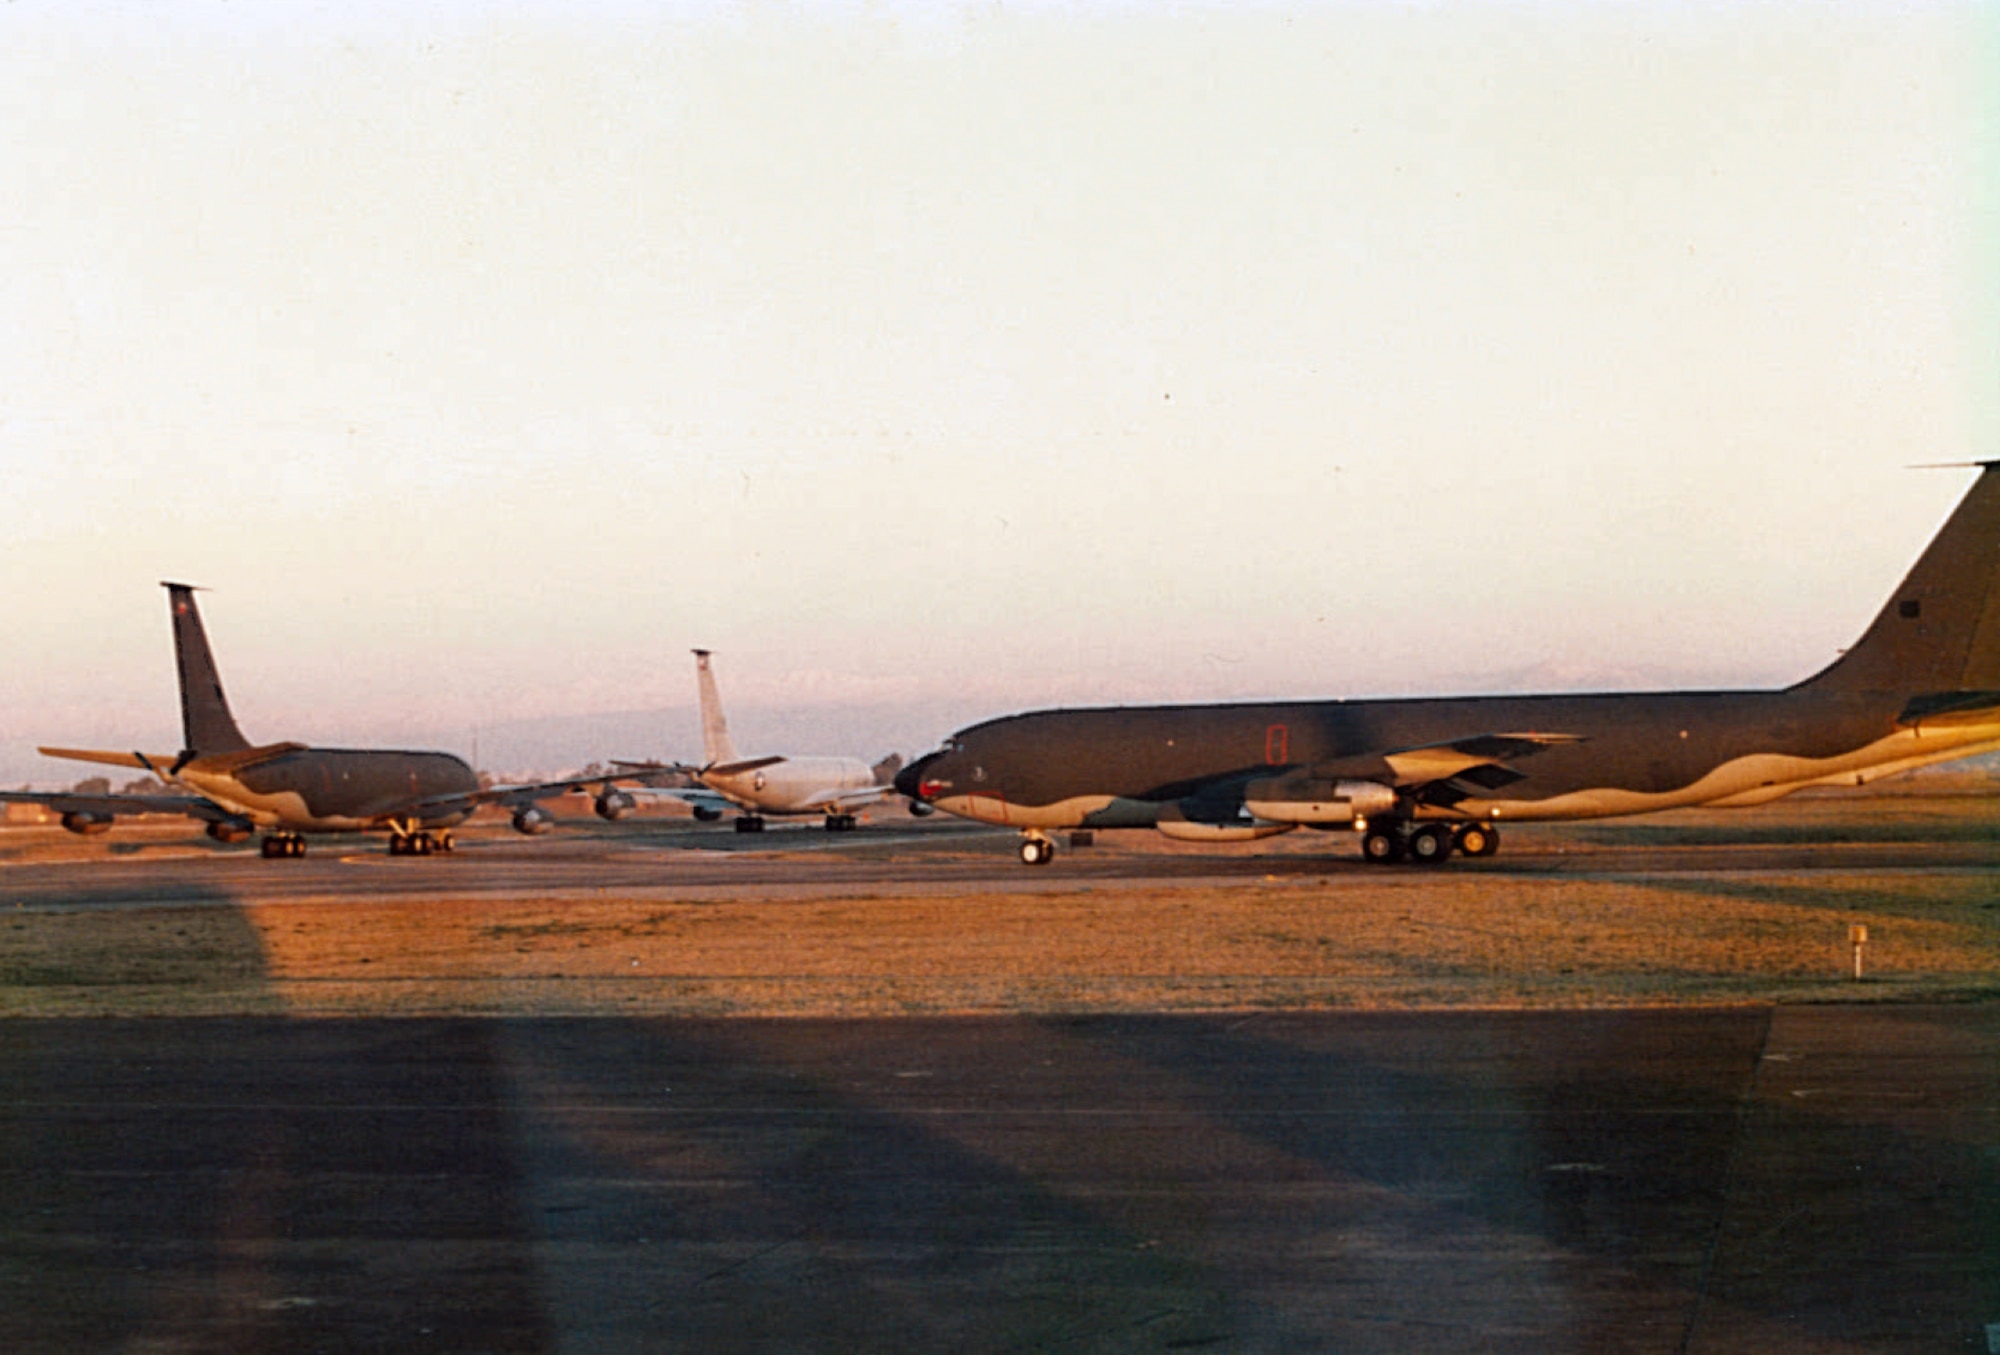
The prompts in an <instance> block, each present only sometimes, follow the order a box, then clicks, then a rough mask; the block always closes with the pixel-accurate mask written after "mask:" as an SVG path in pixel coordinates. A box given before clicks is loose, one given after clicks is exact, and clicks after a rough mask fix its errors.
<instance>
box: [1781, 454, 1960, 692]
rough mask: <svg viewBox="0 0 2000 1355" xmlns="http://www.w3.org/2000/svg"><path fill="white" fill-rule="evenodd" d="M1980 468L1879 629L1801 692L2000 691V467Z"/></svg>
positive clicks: (1884, 614) (1881, 619)
mask: <svg viewBox="0 0 2000 1355" xmlns="http://www.w3.org/2000/svg"><path fill="white" fill-rule="evenodd" d="M1976 464H1977V465H1978V467H1979V471H1980V474H1979V478H1978V479H1977V480H1975V481H1973V484H1972V488H1971V489H1970V490H1968V491H1967V492H1966V495H1965V497H1964V498H1963V499H1961V500H1959V504H1958V508H1957V509H1956V510H1955V511H1954V512H1953V513H1952V515H1951V516H1950V517H1949V518H1947V519H1946V520H1945V524H1944V526H1943V527H1942V528H1940V529H1939V530H1938V534H1937V536H1936V537H1934V538H1932V540H1931V544H1930V546H1929V547H1928V548H1927V549H1926V550H1925V551H1924V553H1923V556H1922V558H1920V559H1919V560H1918V561H1917V563H1916V567H1915V568H1913V569H1912V570H1911V571H1910V574H1909V577H1908V578H1906V579H1904V580H1903V586H1902V587H1900V588H1898V589H1897V590H1896V591H1895V593H1894V594H1892V595H1891V596H1890V598H1889V603H1888V605H1887V606H1885V607H1884V608H1883V609H1882V612H1881V614H1880V615H1879V616H1877V617H1876V618H1875V624H1873V625H1872V626H1870V627H1869V628H1868V631H1867V633H1866V634H1865V635H1863V636H1862V637H1861V639H1860V641H1859V642H1858V643H1856V644H1855V645H1854V647H1853V648H1851V649H1849V650H1848V651H1847V652H1846V653H1845V654H1843V655H1842V656H1841V657H1840V658H1838V659H1836V660H1835V661H1834V662H1833V663H1832V664H1831V665H1829V666H1828V667H1827V668H1825V669H1823V670H1822V671H1821V672H1819V673H1818V674H1816V675H1815V676H1813V677H1811V678H1808V679H1807V680H1806V681H1805V682H1803V683H1801V684H1799V688H1800V689H1805V688H1811V689H1813V690H1816V691H1834V692H1847V691H1856V692H1888V691H1893V692H1904V693H1908V694H1911V695H1916V694H1919V693H1928V692H1961V691H1994V690H2000V461H1982V462H1978V463H1976Z"/></svg>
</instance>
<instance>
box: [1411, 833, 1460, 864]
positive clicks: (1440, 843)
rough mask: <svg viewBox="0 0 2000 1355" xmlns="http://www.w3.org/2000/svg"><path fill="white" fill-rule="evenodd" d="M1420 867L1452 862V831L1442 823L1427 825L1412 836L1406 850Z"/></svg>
mask: <svg viewBox="0 0 2000 1355" xmlns="http://www.w3.org/2000/svg"><path fill="white" fill-rule="evenodd" d="M1404 850H1406V851H1407V852H1408V853H1409V857H1410V860H1412V861H1414V862H1415V863H1416V864H1417V865H1420V866H1441V865H1443V864H1444V863H1445V862H1447V861H1449V860H1451V829H1449V828H1447V827H1445V826H1444V825H1443V824H1441V823H1433V824H1427V825H1425V826H1424V827H1422V828H1419V829H1417V830H1416V831H1415V832H1414V833H1411V834H1410V841H1409V845H1408V846H1407V847H1406V848H1405V849H1404Z"/></svg>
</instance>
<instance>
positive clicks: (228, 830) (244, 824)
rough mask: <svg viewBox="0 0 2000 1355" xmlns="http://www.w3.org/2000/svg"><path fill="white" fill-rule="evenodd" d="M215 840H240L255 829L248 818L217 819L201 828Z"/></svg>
mask: <svg viewBox="0 0 2000 1355" xmlns="http://www.w3.org/2000/svg"><path fill="white" fill-rule="evenodd" d="M202 831H203V832H204V833H207V834H208V835H209V836H210V837H212V838H214V839H215V840H216V841H217V842H241V841H243V840H244V839H245V838H247V837H249V836H250V834H251V833H253V832H255V831H256V825H254V824H252V823H251V822H250V820H248V819H217V820H215V821H214V822H213V823H211V824H209V825H208V827H206V828H204V829H202Z"/></svg>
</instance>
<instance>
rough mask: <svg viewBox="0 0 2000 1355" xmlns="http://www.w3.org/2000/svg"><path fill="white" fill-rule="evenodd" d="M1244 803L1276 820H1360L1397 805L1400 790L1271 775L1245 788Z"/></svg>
mask: <svg viewBox="0 0 2000 1355" xmlns="http://www.w3.org/2000/svg"><path fill="white" fill-rule="evenodd" d="M1243 806H1244V808H1245V809H1247V810H1249V812H1250V813H1252V814H1254V815H1256V816H1257V817H1258V818H1260V819H1267V820H1269V821H1270V822H1272V823H1291V824H1299V823H1308V824H1314V825H1320V824H1344V823H1360V822H1365V821H1366V820H1367V819H1369V818H1371V817H1373V816H1374V815H1377V814H1386V813H1388V812H1389V811H1390V810H1392V809H1394V808H1395V807H1396V791H1395V788H1394V787H1392V786H1385V785H1383V784H1382V783H1381V782H1380V781H1322V780H1318V779H1315V778H1310V777H1304V776H1298V775H1293V776H1281V777H1270V778H1267V779H1265V780H1262V781H1252V782H1251V783H1250V784H1249V785H1247V786H1245V787H1244V788H1243Z"/></svg>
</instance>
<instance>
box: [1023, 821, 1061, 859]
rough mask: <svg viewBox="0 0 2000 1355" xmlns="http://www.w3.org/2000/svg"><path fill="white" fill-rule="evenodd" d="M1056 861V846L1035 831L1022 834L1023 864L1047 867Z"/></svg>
mask: <svg viewBox="0 0 2000 1355" xmlns="http://www.w3.org/2000/svg"><path fill="white" fill-rule="evenodd" d="M1055 859H1056V844H1055V842H1054V841H1053V840H1051V839H1049V838H1047V837H1044V836H1043V835H1042V834H1041V833H1039V832H1037V831H1035V830H1034V829H1032V828H1031V829H1029V830H1028V831H1027V832H1025V833H1023V834H1021V864H1022V865H1024V866H1046V865H1047V864H1048V863H1049V862H1051V861H1053V860H1055Z"/></svg>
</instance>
